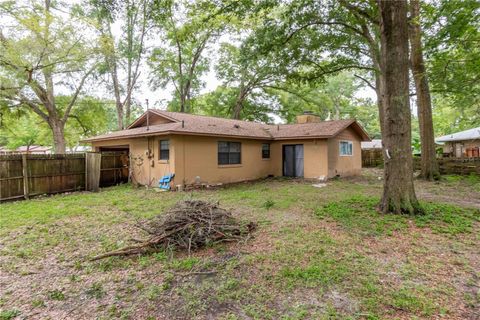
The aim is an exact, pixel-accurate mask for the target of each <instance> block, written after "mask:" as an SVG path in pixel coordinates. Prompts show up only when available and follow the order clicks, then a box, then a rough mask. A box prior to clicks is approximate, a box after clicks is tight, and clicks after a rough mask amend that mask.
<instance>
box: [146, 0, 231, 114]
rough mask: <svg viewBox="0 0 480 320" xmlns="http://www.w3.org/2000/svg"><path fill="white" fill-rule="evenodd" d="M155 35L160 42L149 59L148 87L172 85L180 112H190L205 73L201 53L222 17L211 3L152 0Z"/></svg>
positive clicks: (222, 22)
mask: <svg viewBox="0 0 480 320" xmlns="http://www.w3.org/2000/svg"><path fill="white" fill-rule="evenodd" d="M152 11H153V22H154V25H155V28H154V30H155V32H158V33H159V34H160V35H161V36H162V37H163V39H162V40H161V41H159V42H158V43H157V45H156V46H155V47H154V49H153V52H152V54H151V56H150V59H149V65H150V68H151V69H152V75H151V85H152V86H153V87H154V88H163V89H165V88H166V87H167V86H168V85H169V84H171V85H173V87H174V89H175V90H174V93H175V96H176V97H177V98H178V101H179V106H178V111H180V112H191V100H192V98H193V97H194V96H195V95H197V94H198V92H199V89H200V88H201V87H202V86H203V83H202V81H201V79H200V77H201V76H202V75H203V74H204V73H205V72H206V71H207V70H208V68H209V61H208V58H207V57H205V55H204V53H205V51H206V50H207V48H208V45H209V44H210V43H211V42H213V41H214V40H215V39H218V38H219V36H220V35H221V34H222V32H223V30H224V29H225V27H226V25H227V23H226V21H227V20H226V19H227V18H226V17H225V15H223V14H222V13H220V12H219V9H218V7H217V5H216V3H214V2H211V1H203V0H201V1H200V0H199V1H195V2H191V1H172V0H161V1H156V2H155V6H154V7H153V9H152Z"/></svg>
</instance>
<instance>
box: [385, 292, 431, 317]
mask: <svg viewBox="0 0 480 320" xmlns="http://www.w3.org/2000/svg"><path fill="white" fill-rule="evenodd" d="M418 289H420V290H418ZM390 303H391V305H392V306H393V307H395V308H396V309H400V310H405V311H410V312H413V313H420V314H421V315H423V316H427V317H428V316H431V315H432V314H433V313H434V312H435V310H436V309H437V306H436V305H435V304H434V303H433V302H432V301H431V300H430V299H429V298H428V297H426V296H425V293H424V292H422V290H421V288H417V289H415V288H409V287H402V288H400V289H399V290H395V291H394V292H393V293H392V297H391V301H390Z"/></svg>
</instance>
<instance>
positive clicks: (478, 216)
mask: <svg viewBox="0 0 480 320" xmlns="http://www.w3.org/2000/svg"><path fill="white" fill-rule="evenodd" d="M378 201H379V200H378V199H377V198H372V197H365V196H354V197H350V198H347V199H344V200H342V201H335V202H330V203H327V204H325V205H323V206H321V207H318V208H316V209H315V210H314V211H315V214H316V215H317V216H319V217H321V218H325V217H329V218H331V219H333V220H335V221H337V222H338V223H340V224H341V225H342V226H343V227H345V228H346V229H347V230H351V231H354V230H355V232H356V233H358V231H361V232H362V233H363V234H364V235H383V234H392V233H393V232H394V231H399V230H403V229H405V228H407V227H408V221H409V219H413V221H414V222H415V224H416V225H417V226H419V227H428V228H430V229H432V230H433V231H434V232H438V233H441V234H447V235H452V236H455V235H457V234H462V233H469V232H471V231H472V226H473V223H474V221H479V220H480V210H474V209H464V208H461V207H457V206H452V205H448V204H438V203H429V202H425V203H423V204H422V206H423V208H424V211H425V214H423V215H417V216H414V217H410V216H403V215H385V214H380V213H378V212H377V211H376V205H377V204H378Z"/></svg>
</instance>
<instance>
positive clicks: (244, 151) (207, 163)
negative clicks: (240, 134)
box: [172, 136, 276, 184]
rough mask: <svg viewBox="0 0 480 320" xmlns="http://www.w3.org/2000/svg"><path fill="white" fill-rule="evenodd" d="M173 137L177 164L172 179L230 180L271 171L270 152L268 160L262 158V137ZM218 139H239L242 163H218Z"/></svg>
mask: <svg viewBox="0 0 480 320" xmlns="http://www.w3.org/2000/svg"><path fill="white" fill-rule="evenodd" d="M172 140H173V144H174V146H175V147H174V148H175V150H176V152H175V157H176V159H175V160H176V162H175V163H176V164H177V165H176V168H175V169H176V179H175V183H181V182H184V183H185V184H192V183H194V182H196V180H197V179H196V177H199V180H200V181H201V182H204V183H209V184H215V183H232V182H238V181H244V180H253V179H258V178H263V177H267V176H268V175H271V174H274V172H273V169H272V162H274V161H276V160H275V159H273V157H272V152H271V158H270V159H269V160H266V159H262V143H265V142H264V141H261V140H246V139H232V138H217V137H202V136H175V137H174V138H173V139H172ZM218 141H237V142H241V144H242V146H241V157H242V158H241V164H238V165H218ZM177 178H178V179H177Z"/></svg>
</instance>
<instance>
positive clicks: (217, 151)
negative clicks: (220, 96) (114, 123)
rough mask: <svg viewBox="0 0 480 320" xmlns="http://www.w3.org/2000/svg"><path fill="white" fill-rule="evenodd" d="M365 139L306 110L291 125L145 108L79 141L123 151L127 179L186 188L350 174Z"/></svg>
mask: <svg viewBox="0 0 480 320" xmlns="http://www.w3.org/2000/svg"><path fill="white" fill-rule="evenodd" d="M369 140H370V139H369V137H368V135H367V133H366V132H365V131H364V130H363V129H362V127H361V126H360V125H359V124H358V123H357V122H356V121H355V120H338V121H324V122H321V121H320V118H319V117H317V116H315V115H313V114H311V113H306V114H303V115H299V116H298V117H297V124H283V125H267V124H262V123H255V122H249V121H240V120H232V119H224V118H216V117H207V116H198V115H192V114H187V113H177V112H166V111H160V110H155V109H153V110H149V111H148V112H146V113H144V114H143V115H141V116H140V117H139V118H138V119H137V120H135V121H134V122H133V123H132V124H131V125H130V126H129V127H128V128H127V129H126V130H121V131H116V132H112V133H109V134H104V135H99V136H96V137H93V138H89V139H86V140H85V142H90V143H91V144H92V147H93V148H94V149H95V150H96V151H113V150H123V151H128V152H129V154H130V160H131V161H130V168H131V169H130V170H131V172H132V179H133V181H135V182H138V183H141V184H148V185H157V182H158V180H159V178H161V177H162V176H164V175H167V174H173V173H174V174H175V178H174V179H175V181H174V184H175V185H183V184H186V185H189V184H195V183H207V184H216V183H231V182H238V181H244V180H253V179H258V178H262V177H267V176H291V177H305V178H311V179H325V178H331V177H335V176H348V175H355V174H358V173H360V170H361V167H362V160H361V151H360V150H361V149H360V142H361V141H369Z"/></svg>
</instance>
